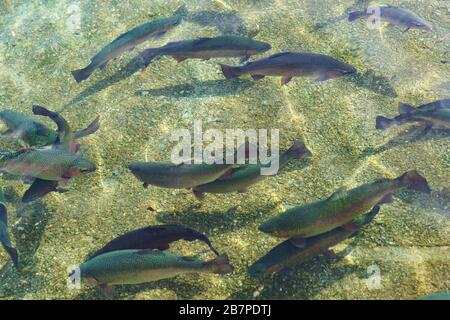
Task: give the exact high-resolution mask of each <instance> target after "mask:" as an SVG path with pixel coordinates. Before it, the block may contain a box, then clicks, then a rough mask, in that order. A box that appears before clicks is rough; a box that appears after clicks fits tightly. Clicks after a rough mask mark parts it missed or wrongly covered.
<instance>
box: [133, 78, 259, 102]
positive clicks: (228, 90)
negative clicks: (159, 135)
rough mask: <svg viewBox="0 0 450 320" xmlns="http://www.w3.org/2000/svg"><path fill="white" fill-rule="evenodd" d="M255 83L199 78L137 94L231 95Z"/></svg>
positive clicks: (239, 80)
mask: <svg viewBox="0 0 450 320" xmlns="http://www.w3.org/2000/svg"><path fill="white" fill-rule="evenodd" d="M253 84H254V82H253V81H249V80H242V79H236V80H233V81H230V80H206V81H201V80H198V79H193V80H192V82H191V83H184V84H179V85H174V86H168V87H162V88H157V89H148V90H139V91H136V93H135V95H137V96H158V97H159V96H165V97H173V98H184V97H215V96H231V95H235V94H238V93H241V92H243V91H245V90H247V89H248V88H250V87H251V86H253Z"/></svg>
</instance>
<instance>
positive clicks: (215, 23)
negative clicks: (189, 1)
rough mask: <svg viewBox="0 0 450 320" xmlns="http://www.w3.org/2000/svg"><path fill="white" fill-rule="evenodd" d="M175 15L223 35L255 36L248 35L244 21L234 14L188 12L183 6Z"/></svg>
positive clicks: (206, 11)
mask: <svg viewBox="0 0 450 320" xmlns="http://www.w3.org/2000/svg"><path fill="white" fill-rule="evenodd" d="M175 15H179V16H181V17H182V19H183V20H185V21H187V22H191V23H194V24H197V25H200V26H202V27H213V28H216V29H217V31H219V32H220V33H221V34H223V35H227V34H234V35H241V36H250V37H252V36H255V34H248V30H247V28H246V26H245V23H244V21H243V20H242V19H241V18H240V17H239V16H238V15H236V14H234V13H222V12H217V11H208V10H203V11H193V12H189V11H188V9H187V7H186V5H183V6H181V7H180V8H179V9H178V10H177V11H176V12H175Z"/></svg>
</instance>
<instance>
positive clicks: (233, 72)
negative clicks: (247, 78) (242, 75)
mask: <svg viewBox="0 0 450 320" xmlns="http://www.w3.org/2000/svg"><path fill="white" fill-rule="evenodd" d="M220 68H222V73H223V75H224V76H225V78H227V79H234V78H237V77H239V73H237V70H238V69H239V68H238V67H231V66H227V65H226V64H220Z"/></svg>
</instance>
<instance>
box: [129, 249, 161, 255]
mask: <svg viewBox="0 0 450 320" xmlns="http://www.w3.org/2000/svg"><path fill="white" fill-rule="evenodd" d="M134 254H139V255H154V256H160V255H163V254H164V253H163V252H162V251H159V250H156V249H143V250H138V251H136V252H134Z"/></svg>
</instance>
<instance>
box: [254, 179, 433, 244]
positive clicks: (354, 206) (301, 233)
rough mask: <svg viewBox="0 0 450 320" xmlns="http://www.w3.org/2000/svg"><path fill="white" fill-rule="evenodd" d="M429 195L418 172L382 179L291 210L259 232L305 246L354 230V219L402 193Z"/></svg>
mask: <svg viewBox="0 0 450 320" xmlns="http://www.w3.org/2000/svg"><path fill="white" fill-rule="evenodd" d="M404 188H408V189H412V190H416V191H421V192H427V193H429V192H430V191H431V190H430V188H429V187H428V183H427V181H426V180H425V178H423V177H422V176H421V175H419V174H418V173H417V171H408V172H406V173H405V174H403V175H402V176H400V177H398V178H396V179H381V180H376V181H374V182H372V183H368V184H364V185H362V186H359V187H356V188H354V189H351V190H346V189H345V188H341V189H339V190H338V191H336V192H335V193H333V194H332V195H331V196H330V197H329V198H328V199H325V200H321V201H318V202H313V203H309V204H305V205H301V206H298V207H294V208H292V209H289V210H287V211H285V212H283V213H281V214H280V215H278V216H276V217H275V218H272V219H270V220H268V221H266V222H264V223H262V224H261V225H260V226H259V230H260V231H262V232H265V233H268V234H271V235H273V236H276V237H281V238H293V239H292V242H293V243H295V244H296V245H298V246H299V247H303V246H304V240H305V239H304V238H308V237H312V236H316V235H319V234H322V233H324V232H327V231H330V230H333V229H335V228H337V227H341V226H344V227H346V228H348V229H350V230H352V229H353V228H354V225H353V224H352V223H351V221H352V220H353V219H355V218H356V217H358V216H359V215H361V214H364V213H365V212H368V211H369V210H371V209H372V208H373V207H375V206H376V205H379V204H382V203H390V202H392V201H393V199H392V193H393V192H394V191H397V190H400V189H404Z"/></svg>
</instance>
